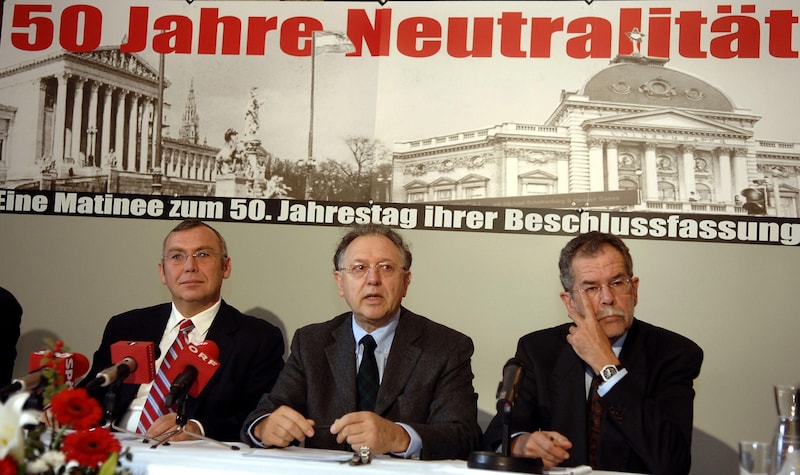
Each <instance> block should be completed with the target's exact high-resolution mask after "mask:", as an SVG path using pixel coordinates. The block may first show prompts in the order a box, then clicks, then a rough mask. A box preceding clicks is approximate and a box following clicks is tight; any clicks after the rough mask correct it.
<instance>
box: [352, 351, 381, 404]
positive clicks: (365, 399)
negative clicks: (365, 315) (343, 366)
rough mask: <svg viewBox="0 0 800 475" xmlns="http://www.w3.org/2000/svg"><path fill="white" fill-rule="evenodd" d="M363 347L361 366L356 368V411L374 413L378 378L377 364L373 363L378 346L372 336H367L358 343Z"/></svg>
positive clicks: (378, 383)
mask: <svg viewBox="0 0 800 475" xmlns="http://www.w3.org/2000/svg"><path fill="white" fill-rule="evenodd" d="M358 343H359V344H360V345H364V352H363V353H362V354H361V366H359V367H358V377H357V378H356V383H357V387H358V410H359V411H374V410H375V399H376V398H377V397H378V386H380V384H381V382H380V377H379V376H378V362H377V361H375V348H376V347H377V346H378V344H377V343H375V339H374V338H372V335H367V336H365V337H364V338H362V339H361V341H359V342H358Z"/></svg>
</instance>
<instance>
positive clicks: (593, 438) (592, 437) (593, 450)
mask: <svg viewBox="0 0 800 475" xmlns="http://www.w3.org/2000/svg"><path fill="white" fill-rule="evenodd" d="M600 381H601V379H600V376H598V375H596V376H595V377H594V378H593V379H592V384H591V386H590V387H589V402H588V404H587V407H586V419H587V420H588V426H589V427H588V430H587V433H588V435H589V466H591V467H592V468H594V469H597V455H598V450H597V449H598V445H599V442H600V423H601V422H602V420H603V407H602V406H601V405H600V395H599V394H598V393H597V388H598V387H599V386H600Z"/></svg>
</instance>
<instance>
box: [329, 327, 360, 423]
mask: <svg viewBox="0 0 800 475" xmlns="http://www.w3.org/2000/svg"><path fill="white" fill-rule="evenodd" d="M348 315H350V314H348ZM331 336H332V337H333V341H331V342H330V343H329V344H328V345H327V346H326V347H325V357H326V358H327V360H328V366H329V367H330V372H331V375H332V378H331V382H333V381H336V383H335V384H333V387H334V388H335V389H334V390H335V391H336V394H331V395H330V396H331V397H332V398H333V401H336V402H337V404H340V405H341V407H340V409H341V410H340V411H338V412H337V414H347V413H349V412H353V411H355V410H356V356H355V348H356V347H355V344H356V343H355V339H354V337H353V328H352V324H351V319H350V318H343V319H342V322H341V324H340V325H339V326H338V327H337V328H335V329H334V330H333V331H332V332H331ZM326 385H327V383H326Z"/></svg>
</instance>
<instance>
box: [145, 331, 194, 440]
mask: <svg viewBox="0 0 800 475" xmlns="http://www.w3.org/2000/svg"><path fill="white" fill-rule="evenodd" d="M192 329H194V323H192V321H191V320H189V319H186V320H184V321H183V323H181V328H180V330H178V336H177V337H175V341H173V342H172V346H170V347H169V351H167V355H166V356H165V357H164V361H162V362H161V366H160V367H159V368H158V373H157V374H156V378H155V379H154V380H153V386H152V387H151V388H150V392H149V393H148V394H147V402H146V403H145V405H144V410H143V411H142V416H141V417H140V418H139V426H138V428H137V432H139V433H140V434H144V433H145V432H147V429H149V428H150V426H151V425H152V424H153V422H155V420H156V419H158V418H159V417H161V416H163V415H164V414H167V413H168V412H169V408H167V406H166V404H165V403H164V401H165V399H166V398H167V395H168V394H169V388H170V386H171V385H172V382H171V381H169V380H167V377H166V376H165V375H164V372H165V370H167V369H168V368H169V367H170V366H172V363H174V362H175V359H176V358H177V357H178V353H179V352H180V351H181V350H183V348H184V347H185V346H186V345H188V344H189V332H191V331H192Z"/></svg>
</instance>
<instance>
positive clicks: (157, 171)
mask: <svg viewBox="0 0 800 475" xmlns="http://www.w3.org/2000/svg"><path fill="white" fill-rule="evenodd" d="M150 173H152V174H153V183H152V184H151V185H150V186H152V187H153V192H152V193H151V194H153V195H160V194H161V186H162V185H161V178H162V176H163V174H162V173H161V167H153V169H152V170H150Z"/></svg>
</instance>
